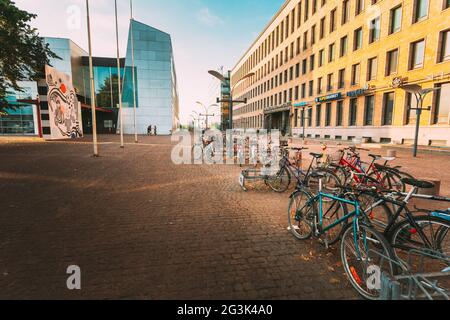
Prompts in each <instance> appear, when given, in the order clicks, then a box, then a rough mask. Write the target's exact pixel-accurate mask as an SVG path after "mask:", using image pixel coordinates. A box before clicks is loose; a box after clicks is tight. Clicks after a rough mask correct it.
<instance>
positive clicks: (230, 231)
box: [0, 136, 450, 299]
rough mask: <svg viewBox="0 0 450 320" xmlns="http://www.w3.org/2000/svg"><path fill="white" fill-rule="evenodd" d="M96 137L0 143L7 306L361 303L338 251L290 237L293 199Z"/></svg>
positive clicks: (159, 145)
mask: <svg viewBox="0 0 450 320" xmlns="http://www.w3.org/2000/svg"><path fill="white" fill-rule="evenodd" d="M100 140H101V141H103V143H102V145H101V146H100V152H101V155H102V157H100V158H99V159H93V158H92V157H91V149H92V146H91V145H90V144H89V143H88V142H87V141H86V142H68V143H66V142H53V143H39V144H20V143H13V144H6V145H0V158H1V159H2V161H1V166H0V181H1V183H0V203H1V204H2V206H1V207H2V210H1V215H0V289H1V290H0V299H11V298H19V299H55V298H56V299H318V298H321V299H358V296H357V295H356V293H355V292H354V291H353V289H351V287H350V285H349V284H348V282H347V280H346V279H345V276H344V274H343V269H342V266H341V264H340V260H339V255H338V253H337V250H336V249H330V250H326V249H325V248H324V247H322V246H321V245H319V244H318V243H317V242H316V241H305V242H299V241H297V240H295V239H294V238H293V237H292V236H291V235H290V234H289V233H288V232H287V230H286V225H287V197H288V194H282V195H279V194H274V193H271V192H269V191H268V190H267V189H265V188H259V189H258V190H256V191H251V192H248V193H244V192H243V191H242V190H241V189H240V187H239V185H238V181H237V178H238V174H239V170H240V168H239V167H237V166H184V165H183V166H176V165H174V164H172V162H171V161H170V152H171V149H172V145H171V142H170V138H168V137H142V138H141V142H142V143H141V144H140V145H135V144H133V143H131V139H130V138H128V137H127V141H128V140H130V142H129V143H127V145H126V148H125V150H121V149H120V148H119V147H118V144H117V143H116V142H114V141H117V137H114V136H101V137H100ZM446 160H448V158H446ZM438 163H439V162H438ZM447 163H448V162H447ZM436 169H437V168H435V169H434V170H436ZM427 174H428V173H427ZM430 174H431V173H430ZM447 174H448V173H447ZM449 180H450V179H448V180H447V181H449ZM73 264H75V265H78V266H80V267H81V270H82V290H81V291H69V290H67V288H66V279H67V275H66V273H65V272H66V268H67V267H68V266H69V265H73Z"/></svg>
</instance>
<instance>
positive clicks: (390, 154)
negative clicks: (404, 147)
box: [387, 150, 397, 158]
mask: <svg viewBox="0 0 450 320" xmlns="http://www.w3.org/2000/svg"><path fill="white" fill-rule="evenodd" d="M387 157H388V158H397V151H396V150H388V151H387Z"/></svg>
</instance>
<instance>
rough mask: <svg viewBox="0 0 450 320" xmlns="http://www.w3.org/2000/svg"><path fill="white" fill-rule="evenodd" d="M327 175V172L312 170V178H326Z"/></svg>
mask: <svg viewBox="0 0 450 320" xmlns="http://www.w3.org/2000/svg"><path fill="white" fill-rule="evenodd" d="M325 176H326V174H325V172H311V177H312V178H324V177H325Z"/></svg>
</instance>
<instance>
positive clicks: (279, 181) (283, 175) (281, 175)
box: [266, 167, 291, 193]
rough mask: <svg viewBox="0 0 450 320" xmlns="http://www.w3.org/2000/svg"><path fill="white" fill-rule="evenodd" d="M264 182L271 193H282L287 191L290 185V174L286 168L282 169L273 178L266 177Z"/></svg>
mask: <svg viewBox="0 0 450 320" xmlns="http://www.w3.org/2000/svg"><path fill="white" fill-rule="evenodd" d="M266 182H267V185H268V186H269V187H270V188H271V189H272V190H273V191H275V192H278V193H283V192H285V191H286V190H287V189H289V186H290V185H291V174H290V173H289V171H288V170H287V169H286V167H283V168H281V169H280V171H278V173H277V174H276V175H275V176H273V177H268V178H267V179H266Z"/></svg>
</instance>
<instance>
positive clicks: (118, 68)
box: [111, 0, 125, 149]
mask: <svg viewBox="0 0 450 320" xmlns="http://www.w3.org/2000/svg"><path fill="white" fill-rule="evenodd" d="M114 5H115V13H116V45H117V74H118V77H117V79H118V88H119V117H120V119H119V121H120V147H121V148H122V149H123V148H125V145H124V143H123V110H122V84H121V74H120V50H119V21H118V18H117V0H114ZM111 80H112V79H111Z"/></svg>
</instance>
